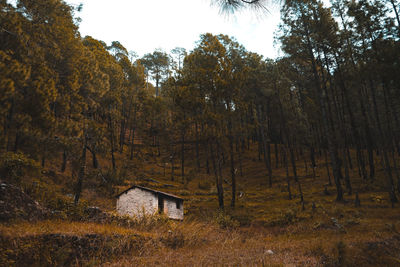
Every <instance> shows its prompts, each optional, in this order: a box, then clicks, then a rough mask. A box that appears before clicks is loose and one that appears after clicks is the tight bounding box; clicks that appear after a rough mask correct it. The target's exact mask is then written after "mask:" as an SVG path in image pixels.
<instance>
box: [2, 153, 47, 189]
mask: <svg viewBox="0 0 400 267" xmlns="http://www.w3.org/2000/svg"><path fill="white" fill-rule="evenodd" d="M39 170H40V167H39V164H38V163H37V162H36V161H34V160H32V159H30V158H28V157H27V156H25V155H24V154H22V153H13V152H6V153H3V154H2V155H1V156H0V176H1V178H2V179H4V180H6V181H8V182H11V183H17V184H19V183H20V182H21V178H23V177H24V176H25V175H26V174H27V173H29V174H30V175H32V176H34V175H39Z"/></svg>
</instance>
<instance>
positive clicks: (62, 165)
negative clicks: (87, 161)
mask: <svg viewBox="0 0 400 267" xmlns="http://www.w3.org/2000/svg"><path fill="white" fill-rule="evenodd" d="M66 168H67V151H66V150H65V149H64V150H63V157H62V164H61V170H60V171H61V172H62V173H64V172H65V169H66Z"/></svg>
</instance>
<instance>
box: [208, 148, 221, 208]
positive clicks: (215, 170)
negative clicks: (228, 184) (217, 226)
mask: <svg viewBox="0 0 400 267" xmlns="http://www.w3.org/2000/svg"><path fill="white" fill-rule="evenodd" d="M217 146H218V145H217ZM210 152H211V162H212V164H213V169H214V175H215V184H216V186H217V193H218V203H219V208H220V209H221V210H224V189H223V187H222V179H221V178H220V177H219V175H218V169H217V168H218V167H217V162H216V156H215V153H214V149H213V144H212V143H211V142H210ZM217 154H218V151H217ZM218 158H219V157H218ZM218 161H220V160H219V159H218Z"/></svg>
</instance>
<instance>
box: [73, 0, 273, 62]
mask: <svg viewBox="0 0 400 267" xmlns="http://www.w3.org/2000/svg"><path fill="white" fill-rule="evenodd" d="M66 2H67V3H70V4H74V5H78V4H79V3H82V4H83V9H82V11H81V12H80V13H78V14H77V16H79V17H80V18H81V19H82V22H81V23H80V32H81V35H82V36H86V35H90V36H92V37H94V38H96V39H100V40H103V41H105V42H106V43H107V44H110V43H111V41H119V42H121V44H122V45H124V46H125V47H126V48H127V49H128V51H135V52H136V53H138V55H139V56H140V57H141V56H143V55H144V54H145V53H151V52H153V51H154V49H156V48H161V49H163V50H164V51H166V52H169V51H170V50H171V49H173V48H175V47H184V48H186V50H188V51H190V50H192V49H193V48H194V46H195V42H196V41H197V40H199V36H200V34H202V33H206V32H210V33H213V34H220V33H223V34H226V35H229V36H233V37H235V38H236V40H237V41H238V42H239V43H240V44H242V45H244V46H245V47H246V49H247V50H248V51H252V52H256V53H259V54H261V55H263V56H265V57H269V58H275V57H276V56H278V50H279V49H278V48H274V39H273V33H274V31H275V30H276V29H277V25H278V24H279V6H277V5H275V6H270V7H269V11H270V12H269V14H268V13H267V14H265V15H263V16H261V15H260V14H258V15H257V14H255V13H254V12H252V11H251V10H249V11H241V12H240V13H236V14H234V15H230V16H229V17H227V16H226V15H221V14H220V13H219V8H218V7H216V6H211V4H210V2H211V1H210V0H190V1H189V0H113V1H110V0H66Z"/></svg>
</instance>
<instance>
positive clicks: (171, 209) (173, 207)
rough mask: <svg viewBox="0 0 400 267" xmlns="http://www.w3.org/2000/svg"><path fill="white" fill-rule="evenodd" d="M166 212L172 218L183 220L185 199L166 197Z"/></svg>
mask: <svg viewBox="0 0 400 267" xmlns="http://www.w3.org/2000/svg"><path fill="white" fill-rule="evenodd" d="M177 201H178V202H179V209H178V208H177V204H176V203H177ZM164 213H165V214H166V215H167V216H168V217H169V218H171V219H176V220H183V201H182V200H179V199H172V198H164Z"/></svg>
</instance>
